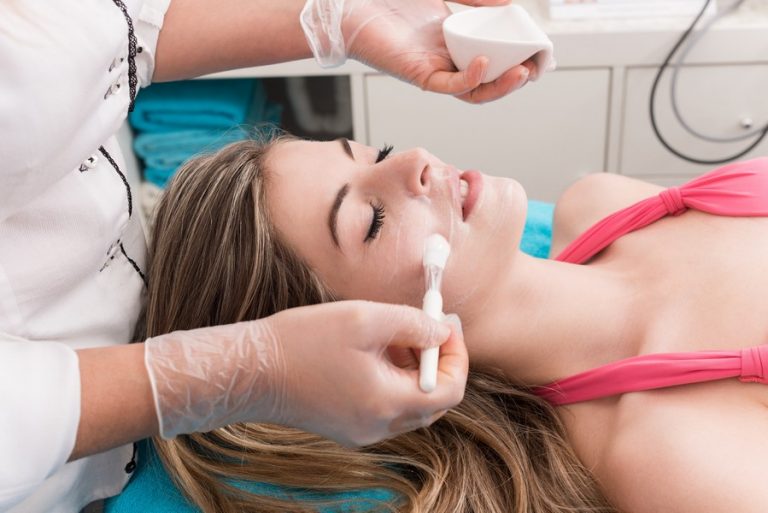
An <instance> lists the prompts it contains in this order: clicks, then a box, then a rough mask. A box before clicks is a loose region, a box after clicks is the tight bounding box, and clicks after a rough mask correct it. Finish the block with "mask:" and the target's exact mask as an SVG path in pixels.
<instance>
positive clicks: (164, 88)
mask: <svg viewBox="0 0 768 513" xmlns="http://www.w3.org/2000/svg"><path fill="white" fill-rule="evenodd" d="M263 87H264V86H263V84H262V82H261V81H255V80H250V79H237V80H184V81H180V82H167V83H162V84H153V85H152V86H150V87H148V88H146V89H143V90H142V91H141V92H140V93H139V95H138V97H137V98H136V105H135V107H134V111H133V112H132V113H131V114H130V117H129V120H130V122H131V125H132V126H133V127H134V128H135V129H137V130H139V131H142V132H168V131H172V130H184V129H189V128H190V127H194V128H229V127H231V126H233V125H239V124H241V123H243V122H244V121H245V120H246V116H247V115H248V111H249V109H250V107H251V98H252V96H253V95H254V94H258V95H262V96H264V98H265V100H264V101H265V102H266V96H265V95H264V90H263Z"/></svg>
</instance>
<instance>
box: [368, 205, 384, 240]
mask: <svg viewBox="0 0 768 513" xmlns="http://www.w3.org/2000/svg"><path fill="white" fill-rule="evenodd" d="M371 209H372V210H373V217H372V218H371V227H370V228H369V229H368V234H367V235H366V236H365V239H364V240H363V242H370V241H372V240H373V239H375V238H376V237H377V236H378V235H379V231H381V227H382V225H383V224H384V217H385V213H384V205H382V204H380V203H371Z"/></svg>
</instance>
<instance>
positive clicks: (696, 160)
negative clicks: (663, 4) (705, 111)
mask: <svg viewBox="0 0 768 513" xmlns="http://www.w3.org/2000/svg"><path fill="white" fill-rule="evenodd" d="M711 2H712V0H706V1H705V2H704V6H703V7H702V8H701V10H700V11H699V13H698V14H697V15H696V17H695V18H694V20H693V22H692V23H691V24H690V26H689V27H688V28H687V29H686V30H685V32H684V33H683V35H682V36H681V37H680V38H679V39H678V40H677V42H676V43H675V45H674V46H673V47H672V50H671V51H670V52H669V54H667V57H666V58H665V59H664V62H663V63H662V65H661V67H660V68H659V71H658V72H657V73H656V77H655V78H654V80H653V85H652V86H651V94H650V101H649V110H650V115H651V127H652V128H653V133H654V134H655V135H656V138H657V139H658V140H659V142H661V144H662V145H663V146H664V147H665V148H666V149H667V150H669V151H670V152H671V153H672V154H674V155H676V156H677V157H679V158H681V159H683V160H686V161H688V162H692V163H694V164H705V165H717V164H724V163H726V162H730V161H732V160H736V159H738V158H740V157H742V156H744V155H746V154H747V153H749V152H750V151H752V150H753V149H754V148H755V147H756V146H757V145H758V144H760V142H762V140H763V139H764V138H765V136H766V134H768V124H766V125H765V126H764V127H762V128H759V129H756V130H753V131H752V132H749V133H747V134H741V135H739V136H736V137H717V136H711V135H706V134H701V133H699V132H698V131H697V130H694V129H693V128H692V127H691V126H690V125H689V124H688V123H687V122H686V121H685V120H684V119H683V117H682V115H681V113H680V109H679V107H678V102H677V76H678V74H679V71H680V67H681V65H682V62H683V60H684V59H685V57H686V56H687V55H688V53H689V52H690V51H691V49H692V48H693V46H694V45H695V44H696V43H698V42H699V40H700V39H701V37H702V36H703V35H704V34H705V33H706V32H707V30H709V28H710V27H711V26H712V25H713V24H714V23H715V22H716V21H718V20H719V19H721V18H722V17H724V16H726V15H727V14H729V13H730V12H732V11H733V10H735V9H736V8H738V7H739V6H740V5H741V4H742V3H743V2H744V0H738V1H737V2H735V3H734V4H732V5H731V6H730V7H729V8H727V9H726V10H725V11H723V12H721V13H720V14H718V15H717V16H715V17H714V18H713V19H711V20H710V21H709V22H708V23H707V24H706V25H705V26H704V27H703V28H702V30H701V31H699V33H697V34H696V35H695V37H694V38H693V39H691V40H690V41H688V44H687V45H686V47H685V48H684V49H683V52H682V53H681V56H680V59H679V60H678V62H677V63H676V64H673V68H674V71H673V75H672V84H671V89H670V94H671V100H672V110H673V112H674V113H675V117H676V118H677V120H678V121H679V122H680V124H681V125H682V126H683V128H685V130H687V131H688V132H689V133H691V134H692V135H694V136H696V137H698V138H700V139H704V140H707V141H710V142H717V143H726V142H734V141H741V140H745V139H748V138H749V137H752V136H759V137H758V138H757V139H756V140H755V141H753V142H752V143H751V144H750V145H749V146H748V147H747V148H745V149H744V150H742V151H740V152H738V153H736V154H735V155H732V156H729V157H727V158H721V159H700V158H697V157H692V156H689V155H685V154H683V153H682V152H680V151H678V150H677V149H675V148H673V147H672V145H671V144H670V143H669V142H668V141H667V140H666V139H664V137H663V136H662V135H661V132H660V131H659V127H658V124H657V121H656V112H655V105H656V92H657V90H658V86H659V82H660V81H661V76H662V74H663V73H664V71H665V70H666V69H667V67H669V63H670V61H671V60H672V58H673V57H674V55H675V53H677V51H678V50H679V49H680V47H681V46H682V45H683V43H684V42H686V40H688V38H689V36H690V35H691V33H692V32H693V30H694V28H695V27H696V25H697V24H698V22H699V20H700V19H701V18H702V16H703V15H704V13H705V12H706V10H707V8H708V7H709V4H710V3H711Z"/></svg>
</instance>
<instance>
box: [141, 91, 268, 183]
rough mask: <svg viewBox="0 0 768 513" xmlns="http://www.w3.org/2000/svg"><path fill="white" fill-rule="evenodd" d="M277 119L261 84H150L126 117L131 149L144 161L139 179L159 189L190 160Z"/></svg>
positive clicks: (237, 139) (242, 137) (243, 137)
mask: <svg viewBox="0 0 768 513" xmlns="http://www.w3.org/2000/svg"><path fill="white" fill-rule="evenodd" d="M281 115H282V107H281V106H280V105H278V104H276V103H273V102H270V101H269V100H268V99H267V95H266V91H265V89H264V84H263V82H262V81H260V80H249V79H241V80H189V81H183V82H171V83H167V84H153V85H152V86H151V87H149V88H147V89H144V90H142V91H141V93H140V94H139V96H138V98H137V100H136V108H135V110H134V112H133V113H131V116H130V121H131V124H132V125H133V128H134V129H135V130H136V133H137V135H136V138H135V139H134V142H133V148H134V150H135V152H136V154H137V155H138V156H139V157H140V158H141V159H142V160H143V164H144V179H145V180H146V181H148V182H150V183H153V184H155V185H157V186H158V187H161V188H162V187H165V185H166V183H167V182H168V180H169V179H170V178H171V176H173V174H174V173H175V172H176V169H178V167H179V166H180V165H181V164H182V163H184V162H185V161H186V160H188V159H189V158H191V157H193V156H195V155H198V154H201V153H207V152H213V151H216V150H218V149H219V148H221V147H222V146H225V145H227V144H229V143H231V142H235V141H239V140H242V139H246V138H248V137H249V133H250V132H257V131H258V130H260V129H262V128H263V127H271V126H273V125H276V124H279V123H280V118H281ZM245 126H248V127H249V128H248V129H247V131H246V129H245V128H244V127H245Z"/></svg>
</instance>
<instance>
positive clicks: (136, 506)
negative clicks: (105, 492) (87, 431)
mask: <svg viewBox="0 0 768 513" xmlns="http://www.w3.org/2000/svg"><path fill="white" fill-rule="evenodd" d="M138 446H139V447H138V458H137V460H138V466H137V468H136V471H135V472H134V475H133V477H132V478H131V481H130V482H129V483H128V486H126V488H125V490H123V493H121V494H120V495H118V496H117V497H112V498H110V499H107V500H106V501H105V505H104V513H136V512H141V513H200V510H199V509H198V508H196V507H195V506H194V505H192V504H191V503H190V502H189V501H187V500H186V498H184V496H183V495H182V493H181V492H180V491H179V489H178V488H176V486H174V484H173V483H172V482H171V478H170V476H169V475H168V473H167V472H166V471H165V469H164V468H163V466H162V463H160V460H159V458H158V457H157V454H156V453H155V452H154V451H153V449H152V446H151V443H150V442H148V441H143V442H140V443H139V444H138ZM235 484H237V483H235ZM241 486H242V487H243V488H244V489H246V490H249V491H251V492H254V493H262V494H267V495H271V496H276V497H291V498H294V499H295V500H302V499H304V500H306V499H308V498H311V497H323V496H321V495H319V494H312V493H310V492H306V491H302V490H297V489H288V488H284V487H278V486H274V485H268V484H263V483H242V484H241ZM326 497H328V496H326ZM329 497H330V498H332V499H338V500H342V501H344V502H343V503H341V504H340V505H338V506H335V507H326V508H321V509H319V510H318V511H319V513H364V512H372V511H376V509H377V506H378V509H379V510H383V508H382V507H381V505H382V503H387V502H391V501H394V500H396V496H395V495H394V493H392V492H390V491H388V490H381V489H371V490H364V491H350V492H344V493H338V494H334V495H330V496H329Z"/></svg>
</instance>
